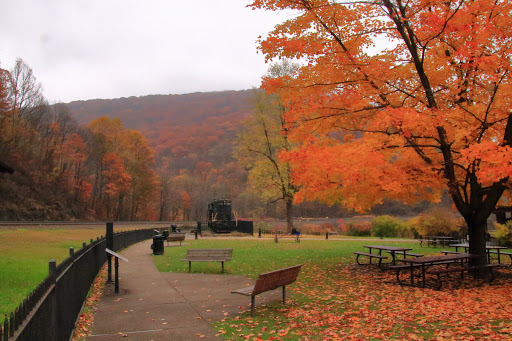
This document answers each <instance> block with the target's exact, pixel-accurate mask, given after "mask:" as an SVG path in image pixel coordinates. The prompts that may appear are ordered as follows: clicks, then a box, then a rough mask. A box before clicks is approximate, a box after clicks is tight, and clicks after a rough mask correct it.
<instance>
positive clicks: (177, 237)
mask: <svg viewBox="0 0 512 341" xmlns="http://www.w3.org/2000/svg"><path fill="white" fill-rule="evenodd" d="M184 240H185V233H171V234H170V235H168V236H167V246H169V242H180V245H181V242H182V241H184Z"/></svg>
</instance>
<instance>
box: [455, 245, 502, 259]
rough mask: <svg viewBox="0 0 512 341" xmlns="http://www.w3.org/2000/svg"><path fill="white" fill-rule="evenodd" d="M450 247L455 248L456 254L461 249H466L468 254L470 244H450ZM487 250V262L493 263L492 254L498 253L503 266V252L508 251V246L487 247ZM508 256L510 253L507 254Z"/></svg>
mask: <svg viewBox="0 0 512 341" xmlns="http://www.w3.org/2000/svg"><path fill="white" fill-rule="evenodd" d="M449 246H451V247H454V248H455V252H459V248H464V252H468V249H469V244H468V243H461V244H450V245H449ZM485 249H486V250H487V262H488V263H491V253H496V254H497V255H498V264H501V259H500V256H501V252H500V251H501V250H503V249H508V248H507V247H506V246H499V245H486V246H485ZM505 254H507V255H508V253H505Z"/></svg>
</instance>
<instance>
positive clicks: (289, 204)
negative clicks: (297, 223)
mask: <svg viewBox="0 0 512 341" xmlns="http://www.w3.org/2000/svg"><path fill="white" fill-rule="evenodd" d="M285 204H286V232H287V233H288V234H291V233H292V229H293V198H286V199H285Z"/></svg>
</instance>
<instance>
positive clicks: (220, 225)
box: [208, 199, 253, 234]
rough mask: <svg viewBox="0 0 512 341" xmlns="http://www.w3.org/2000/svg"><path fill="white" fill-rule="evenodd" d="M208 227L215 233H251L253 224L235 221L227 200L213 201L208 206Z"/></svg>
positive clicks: (247, 221)
mask: <svg viewBox="0 0 512 341" xmlns="http://www.w3.org/2000/svg"><path fill="white" fill-rule="evenodd" d="M208 227H209V228H210V230H212V231H213V232H215V233H230V232H234V231H237V232H242V233H250V234H252V233H253V222H252V221H249V220H241V219H237V218H236V214H235V213H234V212H233V209H232V204H231V200H229V199H215V200H213V201H212V202H211V203H210V204H209V205H208Z"/></svg>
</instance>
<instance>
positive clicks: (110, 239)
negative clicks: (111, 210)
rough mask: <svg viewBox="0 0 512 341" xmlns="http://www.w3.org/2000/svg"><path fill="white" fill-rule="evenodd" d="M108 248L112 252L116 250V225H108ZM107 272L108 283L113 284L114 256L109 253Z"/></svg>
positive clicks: (109, 223)
mask: <svg viewBox="0 0 512 341" xmlns="http://www.w3.org/2000/svg"><path fill="white" fill-rule="evenodd" d="M107 248H108V249H110V250H114V223H113V222H108V223H107ZM107 268H108V270H107V272H108V278H107V283H112V255H111V254H110V253H109V254H108V255H107Z"/></svg>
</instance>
